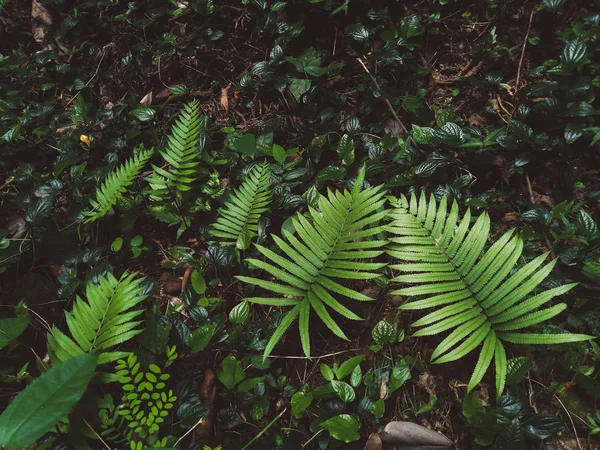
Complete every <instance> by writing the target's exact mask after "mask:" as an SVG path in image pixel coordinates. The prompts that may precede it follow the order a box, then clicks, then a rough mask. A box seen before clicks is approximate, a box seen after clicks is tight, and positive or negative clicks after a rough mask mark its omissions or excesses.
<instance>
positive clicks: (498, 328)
mask: <svg viewBox="0 0 600 450" xmlns="http://www.w3.org/2000/svg"><path fill="white" fill-rule="evenodd" d="M390 216H391V219H392V222H391V225H390V226H389V227H388V231H390V232H391V233H393V234H394V235H395V236H394V237H392V238H390V241H391V243H392V245H391V247H390V249H389V251H388V254H389V255H390V256H393V257H394V258H397V259H399V260H401V261H402V263H401V264H396V265H391V266H390V267H391V268H392V269H395V270H397V271H399V272H400V274H399V275H398V276H396V277H395V278H393V279H392V281H393V282H397V283H403V284H407V285H413V286H407V287H403V288H401V289H399V290H396V291H394V294H396V295H407V296H411V297H412V296H414V297H417V298H416V299H414V300H412V301H409V302H408V303H406V304H405V305H402V306H401V307H400V309H406V310H410V309H425V308H432V307H436V308H439V307H440V306H441V305H443V307H441V308H439V309H437V310H436V311H434V312H432V313H430V314H428V315H426V316H424V317H422V318H421V319H419V320H417V321H416V322H415V323H413V324H412V326H415V327H421V328H420V330H419V331H417V332H416V333H415V336H424V335H433V334H438V333H442V332H444V331H447V330H452V331H451V332H450V334H449V335H448V336H447V337H446V338H445V339H444V340H442V342H441V343H440V344H439V345H438V346H437V348H436V349H435V350H434V351H433V354H432V361H433V363H435V364H441V363H445V362H449V361H455V360H457V359H459V358H462V357H463V356H465V355H467V354H468V353H470V352H471V351H473V350H474V349H475V348H477V347H478V346H480V345H482V350H481V352H480V355H479V360H478V362H477V365H476V367H475V370H474V372H473V375H472V377H471V380H470V382H469V387H468V390H469V391H470V390H471V389H473V388H474V387H475V386H476V385H477V384H478V383H479V382H480V381H481V379H482V378H483V376H484V375H485V372H486V371H487V369H488V367H489V366H490V365H491V362H492V359H494V357H495V366H496V390H497V395H498V396H500V394H501V393H502V390H503V389H504V383H505V380H506V352H505V350H504V347H503V344H502V341H506V342H512V343H517V344H559V343H567V342H578V341H583V340H588V339H592V336H587V335H581V334H568V333H565V334H535V333H514V332H509V331H518V330H522V329H524V328H527V327H530V326H533V325H537V324H539V323H542V322H544V321H546V320H548V319H551V318H552V317H555V316H556V315H558V314H560V313H561V312H562V311H563V310H564V309H565V308H566V304H564V303H559V304H556V305H554V306H550V307H547V308H542V306H543V305H546V304H547V303H548V302H549V301H550V300H552V299H553V298H554V297H556V296H558V295H562V294H564V293H566V292H568V291H569V290H570V289H572V288H573V287H574V286H575V284H567V285H563V286H559V287H557V288H554V289H550V290H547V291H545V292H541V293H539V294H537V295H533V296H529V294H530V293H531V292H532V291H534V290H535V289H537V288H538V286H539V285H540V283H541V282H542V281H543V280H544V279H545V278H546V277H547V276H548V275H549V274H550V272H551V271H552V269H553V267H554V265H555V263H556V261H551V262H548V263H544V261H545V259H546V255H541V256H539V257H538V258H536V259H534V260H533V261H531V262H529V263H528V264H526V265H525V266H523V267H522V268H520V269H519V270H517V271H516V272H515V273H514V274H513V275H509V274H510V272H511V271H512V270H513V269H514V267H515V264H516V263H517V260H518V259H519V257H520V256H521V253H522V251H523V241H522V239H521V238H520V237H519V236H518V235H516V234H515V233H514V230H511V231H508V232H507V233H505V234H504V235H503V236H502V237H501V238H500V239H498V240H497V241H496V243H494V244H493V245H492V246H491V247H490V248H489V249H488V250H487V251H484V247H485V244H486V240H487V238H488V235H489V230H490V219H489V216H488V215H487V214H486V213H484V214H482V215H481V216H479V217H478V218H477V220H476V221H475V223H474V224H473V225H471V212H470V210H467V212H466V213H465V215H464V216H463V218H462V220H460V221H459V214H458V205H457V203H456V202H453V203H452V206H451V209H450V212H449V213H448V212H447V201H446V199H445V198H444V199H443V200H442V202H441V203H440V204H439V206H438V204H437V202H436V200H435V198H434V196H433V195H432V196H431V197H430V199H429V201H427V198H426V196H425V194H424V193H421V195H420V197H419V198H418V199H417V196H416V195H415V194H412V195H411V197H410V199H407V198H406V197H404V196H402V197H401V199H400V200H399V202H398V204H397V205H396V207H395V209H394V210H393V212H392V213H391V214H390Z"/></svg>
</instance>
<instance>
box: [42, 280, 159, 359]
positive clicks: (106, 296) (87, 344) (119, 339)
mask: <svg viewBox="0 0 600 450" xmlns="http://www.w3.org/2000/svg"><path fill="white" fill-rule="evenodd" d="M134 277H135V274H130V275H127V276H123V277H122V278H121V279H120V280H117V279H116V278H115V277H114V276H113V275H111V274H109V275H108V277H107V278H103V277H99V282H98V284H93V283H88V285H87V286H86V291H85V294H86V297H87V300H88V301H87V302H86V301H85V300H83V299H82V298H80V297H79V296H78V297H77V299H76V300H75V303H74V304H73V310H72V311H71V312H66V311H65V317H66V319H67V326H68V328H69V331H70V332H71V335H72V336H73V338H70V337H68V336H67V335H66V334H65V333H63V332H62V331H60V330H59V329H58V328H57V327H56V326H53V327H52V332H51V333H50V334H49V335H48V353H49V354H50V356H51V358H52V360H53V361H54V362H56V363H58V362H62V361H65V360H67V359H69V358H73V357H74V356H77V355H81V354H83V353H87V352H92V351H94V352H100V356H99V358H98V364H105V363H108V362H111V361H115V360H117V359H119V358H122V357H123V356H124V355H125V356H126V355H127V353H123V352H107V351H106V350H108V349H110V348H111V347H114V346H116V345H119V344H121V343H123V342H125V341H127V340H129V339H131V338H132V337H134V336H136V335H137V334H139V333H141V332H142V330H140V329H136V327H137V326H138V325H139V324H141V323H142V321H141V320H135V319H136V318H137V317H138V316H139V315H140V314H141V313H142V312H143V310H142V309H136V310H133V311H130V310H131V308H133V307H134V306H136V305H138V304H139V303H141V302H142V301H144V300H145V299H146V297H147V296H145V295H140V294H141V292H142V290H143V288H142V287H141V286H140V284H141V282H142V281H143V279H134Z"/></svg>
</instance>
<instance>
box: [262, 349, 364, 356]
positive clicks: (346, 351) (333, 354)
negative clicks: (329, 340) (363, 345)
mask: <svg viewBox="0 0 600 450" xmlns="http://www.w3.org/2000/svg"><path fill="white" fill-rule="evenodd" d="M358 351H360V349H359V348H356V349H349V350H341V351H339V352H335V353H328V354H327V355H321V356H311V357H310V358H309V357H308V356H282V355H268V356H267V358H281V359H323V358H330V357H331V356H336V355H341V354H343V353H349V352H358Z"/></svg>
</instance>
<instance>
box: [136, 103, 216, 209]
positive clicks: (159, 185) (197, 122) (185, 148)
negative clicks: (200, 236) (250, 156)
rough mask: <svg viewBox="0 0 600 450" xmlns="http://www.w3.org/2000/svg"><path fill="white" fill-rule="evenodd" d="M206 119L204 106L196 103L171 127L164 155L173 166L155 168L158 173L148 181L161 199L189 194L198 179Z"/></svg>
mask: <svg viewBox="0 0 600 450" xmlns="http://www.w3.org/2000/svg"><path fill="white" fill-rule="evenodd" d="M206 120H207V118H206V116H201V115H200V103H199V102H198V100H193V101H191V102H189V103H187V104H186V105H185V106H184V107H183V109H182V110H181V111H180V113H179V116H178V117H177V119H176V120H175V124H174V125H173V127H172V128H171V135H170V136H169V138H168V140H167V145H166V148H165V149H164V150H161V151H160V155H161V156H162V157H163V159H164V160H165V162H166V163H167V164H168V165H169V168H168V170H167V169H163V168H162V167H158V166H155V165H152V168H153V169H154V173H153V174H152V176H150V177H148V178H146V181H148V182H149V183H150V185H151V188H152V195H153V196H155V197H157V198H169V197H171V196H173V195H178V196H179V195H181V193H182V192H185V191H189V190H190V189H191V188H192V187H191V183H192V182H193V181H194V180H195V179H196V178H197V175H198V166H199V165H200V153H201V149H202V142H203V138H204V137H205V136H204V130H205V127H206Z"/></svg>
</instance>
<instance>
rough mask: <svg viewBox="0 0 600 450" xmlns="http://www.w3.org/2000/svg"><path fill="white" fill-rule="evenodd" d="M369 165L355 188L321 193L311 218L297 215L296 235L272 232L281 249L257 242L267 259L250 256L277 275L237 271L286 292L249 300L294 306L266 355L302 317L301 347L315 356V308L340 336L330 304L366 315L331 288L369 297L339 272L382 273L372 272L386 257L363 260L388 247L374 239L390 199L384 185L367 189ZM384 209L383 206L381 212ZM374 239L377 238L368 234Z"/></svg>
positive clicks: (353, 276)
mask: <svg viewBox="0 0 600 450" xmlns="http://www.w3.org/2000/svg"><path fill="white" fill-rule="evenodd" d="M364 175H365V173H364V168H363V169H362V170H361V172H360V174H359V176H358V177H357V179H356V182H355V183H354V187H353V189H352V192H348V191H345V192H343V193H342V192H340V191H338V192H335V193H334V192H331V191H329V192H328V196H327V197H325V196H321V197H320V198H319V202H318V207H319V211H317V210H315V209H313V208H310V207H309V215H308V218H306V217H304V216H303V215H302V214H298V215H297V216H296V217H294V218H293V219H292V223H293V226H294V229H295V230H296V233H297V236H296V235H293V234H291V233H289V232H286V231H284V232H283V233H284V237H285V238H286V240H287V242H286V241H284V240H283V239H281V238H279V237H277V236H273V239H274V240H275V243H276V244H277V247H279V250H280V251H281V253H282V254H278V253H275V252H274V251H272V250H270V249H268V248H266V247H263V246H261V245H256V248H257V249H258V250H259V251H260V252H261V253H262V254H263V255H264V256H265V257H266V259H267V261H270V262H267V261H261V260H257V259H248V260H247V261H248V262H249V264H250V265H251V266H254V267H256V268H259V269H263V270H265V271H266V272H267V273H268V274H270V275H271V276H272V277H274V279H275V280H276V281H266V280H262V279H259V278H253V277H245V276H238V277H237V278H238V279H240V280H241V281H244V282H246V283H252V284H255V285H257V286H259V287H261V288H264V289H267V290H269V291H272V292H275V293H277V294H282V295H283V296H284V297H282V298H272V297H253V298H248V299H246V300H247V301H249V302H253V303H259V304H263V305H272V306H291V307H292V309H291V310H289V311H288V312H287V313H286V315H285V316H284V318H283V320H282V321H281V323H280V325H279V326H278V327H277V329H276V330H275V332H274V333H273V335H272V336H271V339H270V340H269V342H268V344H267V346H266V348H265V352H264V357H265V358H266V357H267V355H269V353H271V351H272V350H273V348H274V347H275V345H276V344H277V342H278V341H279V340H280V339H281V338H282V337H283V334H284V333H285V332H286V331H287V329H288V328H289V327H290V326H291V324H292V323H294V322H295V321H296V319H298V326H299V330H300V338H301V342H302V348H303V350H304V353H305V354H306V356H309V357H310V337H309V326H310V325H309V322H310V312H311V310H314V311H315V312H316V313H317V316H318V317H319V318H320V319H321V320H322V321H323V323H325V325H326V326H327V327H328V328H329V329H330V330H331V331H332V332H333V333H334V334H335V335H337V336H339V337H341V338H342V339H347V337H346V334H345V333H344V332H343V331H342V330H341V328H340V327H339V325H338V324H337V323H336V322H335V320H334V319H333V318H332V317H331V315H330V314H329V311H328V308H330V309H331V310H333V311H335V312H337V313H338V314H340V315H342V316H343V317H346V318H348V319H352V320H361V318H360V317H359V316H358V315H356V314H355V313H354V312H352V311H351V310H350V309H348V308H347V307H346V306H344V305H343V304H342V303H340V302H339V301H338V300H337V299H336V298H334V297H333V295H332V294H340V295H342V296H344V297H348V298H352V299H354V300H361V301H368V300H372V299H371V298H370V297H368V296H366V295H364V294H361V293H360V292H357V291H355V290H353V289H349V288H347V287H345V286H343V285H342V284H340V283H338V282H337V281H334V278H338V279H339V278H341V279H350V280H368V279H373V278H377V277H378V276H380V274H378V273H376V272H373V271H375V270H378V269H380V268H382V267H384V266H385V263H374V262H363V261H360V260H364V259H369V258H375V257H377V256H379V255H380V254H382V253H383V250H382V247H383V246H384V245H385V244H386V241H383V240H378V239H373V237H374V236H376V235H377V234H378V233H380V232H381V231H383V229H384V228H385V227H384V226H377V224H378V222H380V221H381V220H382V219H383V218H384V217H385V215H386V212H385V211H384V210H383V205H384V204H385V202H386V199H385V198H384V194H383V193H382V192H381V186H378V187H370V188H367V189H364V190H363V189H362V184H363V180H364ZM378 211H379V212H378ZM369 239H372V240H369Z"/></svg>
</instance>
